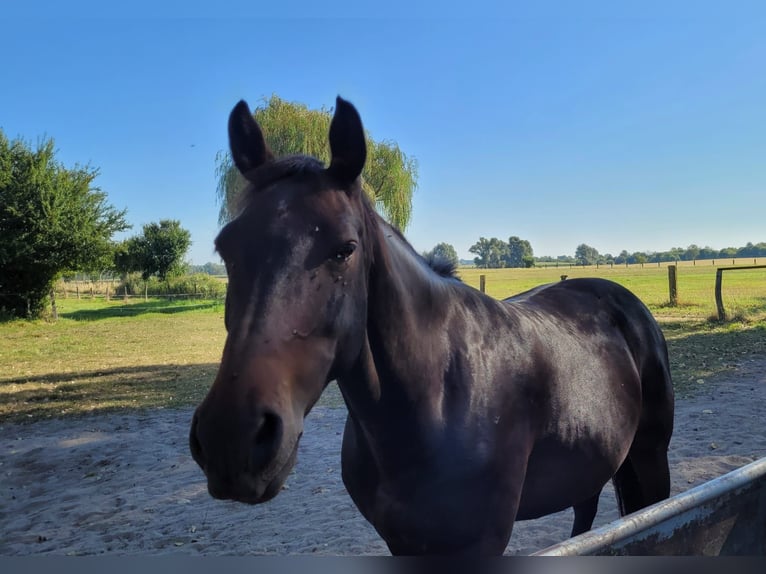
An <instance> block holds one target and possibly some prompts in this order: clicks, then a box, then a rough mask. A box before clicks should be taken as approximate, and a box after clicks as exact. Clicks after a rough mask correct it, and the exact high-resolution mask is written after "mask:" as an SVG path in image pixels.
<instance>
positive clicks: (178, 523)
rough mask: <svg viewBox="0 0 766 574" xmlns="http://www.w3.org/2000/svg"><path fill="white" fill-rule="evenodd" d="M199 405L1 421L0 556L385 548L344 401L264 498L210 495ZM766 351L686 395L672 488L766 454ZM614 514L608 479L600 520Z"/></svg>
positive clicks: (556, 534) (537, 544)
mask: <svg viewBox="0 0 766 574" xmlns="http://www.w3.org/2000/svg"><path fill="white" fill-rule="evenodd" d="M191 414H192V410H191V409H186V410H180V411H165V410H159V411H152V412H143V413H139V414H136V413H128V414H119V415H114V414H112V415H108V416H107V415H101V416H93V417H89V418H84V419H79V420H52V421H42V422H38V423H34V424H28V425H15V424H2V426H0V437H1V438H0V555H29V554H54V555H83V554H116V555H125V554H141V555H154V554H173V553H175V554H187V555H189V554H191V555H199V554H206V555H260V554H312V553H315V554H331V555H365V554H388V550H387V547H386V546H385V544H384V543H383V541H382V540H381V539H380V538H379V537H378V536H377V534H376V532H375V531H374V529H373V528H372V527H371V526H370V525H369V524H368V523H367V522H366V521H365V520H364V519H363V518H362V517H361V515H360V514H359V512H358V511H357V510H356V508H355V507H354V505H353V503H352V502H351V499H350V498H349V496H348V494H346V491H345V489H344V487H343V483H342V481H341V476H340V442H341V433H342V430H343V423H344V420H345V410H344V409H332V408H317V409H315V410H314V411H313V412H312V413H311V414H310V415H309V417H308V418H307V420H306V425H305V432H304V436H303V439H302V442H301V447H300V451H299V458H298V464H297V466H296V468H295V470H294V471H293V474H292V475H291V477H290V478H289V480H288V482H287V486H286V489H285V490H284V491H283V492H282V493H280V495H279V496H277V498H275V499H274V500H273V501H271V502H269V503H267V504H265V505H260V506H256V507H250V506H246V505H241V504H238V503H232V502H221V501H215V500H213V499H212V498H211V497H210V496H209V495H208V494H207V490H206V487H205V482H204V477H203V475H202V472H201V471H200V469H199V468H198V467H197V465H196V464H195V463H194V462H193V461H192V459H191V457H190V455H189V453H188V447H187V432H188V427H189V421H190V419H191ZM764 421H766V359H761V360H753V361H749V362H746V363H745V364H743V365H741V366H740V368H739V369H738V370H737V371H736V372H735V373H734V374H729V375H727V376H726V377H719V378H718V379H716V380H711V381H706V382H704V383H702V384H698V385H697V388H696V389H695V392H694V394H693V395H692V396H690V397H688V398H680V399H678V400H677V404H676V431H675V433H674V437H673V441H672V443H671V452H670V461H671V472H672V481H673V482H672V484H673V486H672V489H673V494H676V493H679V492H682V491H684V490H687V489H689V488H691V487H693V486H696V485H699V484H701V483H702V482H704V481H706V480H710V479H711V478H714V477H716V476H720V475H721V474H724V473H726V472H729V471H731V470H734V469H735V468H738V467H740V466H743V465H744V464H747V463H749V462H751V461H753V460H755V459H757V458H760V457H763V456H766V424H764ZM616 518H617V510H616V506H615V501H614V494H613V491H612V487H611V485H607V487H606V488H605V489H604V493H603V494H602V496H601V504H600V509H599V513H598V516H597V517H596V522H595V524H594V526H602V525H604V524H606V523H608V522H610V521H612V520H614V519H616ZM571 522H572V512H571V510H568V511H564V512H561V513H558V514H555V515H552V516H549V517H545V518H541V519H538V520H534V521H528V522H519V523H517V524H516V525H515V527H514V532H513V536H512V537H511V541H510V543H509V545H508V548H507V550H506V553H507V554H527V553H530V552H533V551H535V550H538V549H541V548H545V547H546V546H549V545H551V544H553V543H556V542H558V541H561V540H563V539H565V538H567V537H568V534H569V530H570V528H571Z"/></svg>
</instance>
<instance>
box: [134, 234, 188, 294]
mask: <svg viewBox="0 0 766 574" xmlns="http://www.w3.org/2000/svg"><path fill="white" fill-rule="evenodd" d="M129 241H131V240H129ZM132 241H133V243H132V244H130V243H129V246H128V252H129V256H128V259H129V260H132V261H134V262H135V263H136V267H137V268H138V269H137V270H140V271H141V275H142V277H143V278H144V281H146V280H147V279H149V277H151V276H152V275H156V276H157V277H158V278H159V279H160V281H166V280H167V278H168V276H170V275H179V274H181V273H183V272H184V256H185V255H186V252H187V251H188V250H189V246H190V245H191V234H190V233H189V232H188V231H187V230H186V229H184V228H183V227H181V222H179V221H177V220H175V219H163V220H161V221H160V222H159V223H148V224H146V225H144V232H143V235H140V236H138V237H137V238H135V239H134V240H132Z"/></svg>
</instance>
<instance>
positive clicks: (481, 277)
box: [479, 275, 487, 293]
mask: <svg viewBox="0 0 766 574" xmlns="http://www.w3.org/2000/svg"><path fill="white" fill-rule="evenodd" d="M486 283H487V276H486V275H479V291H481V292H482V293H486V291H485V287H486Z"/></svg>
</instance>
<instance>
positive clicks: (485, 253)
mask: <svg viewBox="0 0 766 574" xmlns="http://www.w3.org/2000/svg"><path fill="white" fill-rule="evenodd" d="M468 251H470V252H471V253H475V254H476V257H474V259H473V261H474V263H476V267H482V268H485V269H497V268H499V267H505V265H506V260H507V259H508V244H507V243H506V242H505V241H503V240H501V239H498V238H497V237H493V238H492V239H487V238H486V237H480V238H479V241H478V242H476V243H474V244H473V245H472V246H471V247H470V248H469V249H468Z"/></svg>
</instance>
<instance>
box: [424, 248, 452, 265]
mask: <svg viewBox="0 0 766 574" xmlns="http://www.w3.org/2000/svg"><path fill="white" fill-rule="evenodd" d="M423 257H425V258H426V259H441V260H442V261H447V262H449V263H450V264H451V265H453V266H454V267H457V266H458V265H460V258H459V257H458V256H457V251H455V248H454V247H453V246H452V245H450V244H449V243H439V244H437V245H436V247H434V248H433V249H432V250H431V251H426V252H425V253H424V254H423Z"/></svg>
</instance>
